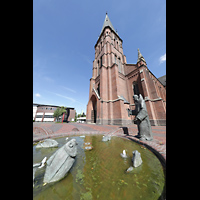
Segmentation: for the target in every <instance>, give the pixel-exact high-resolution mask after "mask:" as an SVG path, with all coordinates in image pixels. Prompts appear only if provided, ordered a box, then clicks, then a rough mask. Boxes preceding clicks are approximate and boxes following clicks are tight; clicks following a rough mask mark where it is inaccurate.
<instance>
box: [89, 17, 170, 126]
mask: <svg viewBox="0 0 200 200" xmlns="http://www.w3.org/2000/svg"><path fill="white" fill-rule="evenodd" d="M122 43H123V40H122V39H121V38H120V36H119V35H118V33H117V32H116V31H115V29H114V27H113V25H112V23H111V21H110V19H109V18H108V15H107V13H106V17H105V21H104V24H103V27H102V30H101V34H100V36H99V38H98V40H97V42H96V44H95V46H94V48H95V59H94V61H93V74H92V78H91V79H90V90H89V101H88V104H87V115H86V120H87V123H96V124H116V125H128V124H132V123H133V119H134V117H135V116H130V117H128V112H127V108H130V109H134V108H135V104H134V100H133V95H134V94H142V96H143V98H144V100H145V103H146V107H147V111H148V114H149V119H150V122H151V125H153V126H162V125H166V76H162V77H160V78H159V79H157V78H156V77H155V76H154V75H153V73H152V72H151V71H150V70H149V69H148V67H147V63H146V61H145V59H144V57H143V56H142V54H141V53H140V50H139V49H138V60H137V63H136V64H127V62H126V56H125V55H124V54H123V48H122Z"/></svg>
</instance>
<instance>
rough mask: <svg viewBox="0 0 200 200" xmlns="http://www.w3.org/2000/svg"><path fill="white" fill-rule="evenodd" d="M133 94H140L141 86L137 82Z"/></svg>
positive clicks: (134, 83)
mask: <svg viewBox="0 0 200 200" xmlns="http://www.w3.org/2000/svg"><path fill="white" fill-rule="evenodd" d="M133 94H137V95H138V94H139V87H138V83H137V82H133Z"/></svg>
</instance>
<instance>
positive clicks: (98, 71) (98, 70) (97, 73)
mask: <svg viewBox="0 0 200 200" xmlns="http://www.w3.org/2000/svg"><path fill="white" fill-rule="evenodd" d="M97 76H99V60H98V62H97Z"/></svg>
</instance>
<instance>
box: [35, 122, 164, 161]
mask: <svg viewBox="0 0 200 200" xmlns="http://www.w3.org/2000/svg"><path fill="white" fill-rule="evenodd" d="M137 132H138V130H137V125H135V124H132V125H128V126H126V127H121V126H117V125H95V124H81V123H55V122H34V123H33V142H37V141H40V140H42V139H45V138H50V137H60V136H68V135H83V134H84V135H86V134H104V135H107V134H110V135H116V136H119V137H123V138H128V139H130V140H134V141H135V142H138V143H140V144H142V145H144V146H146V147H147V148H149V149H150V150H152V151H153V152H154V153H155V154H158V153H159V156H160V155H162V157H161V160H162V159H163V162H165V161H166V126H152V133H153V140H152V141H139V139H138V138H136V137H135V135H137Z"/></svg>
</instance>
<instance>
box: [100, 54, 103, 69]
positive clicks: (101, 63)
mask: <svg viewBox="0 0 200 200" xmlns="http://www.w3.org/2000/svg"><path fill="white" fill-rule="evenodd" d="M102 65H103V62H102V56H101V58H100V67H102Z"/></svg>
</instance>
